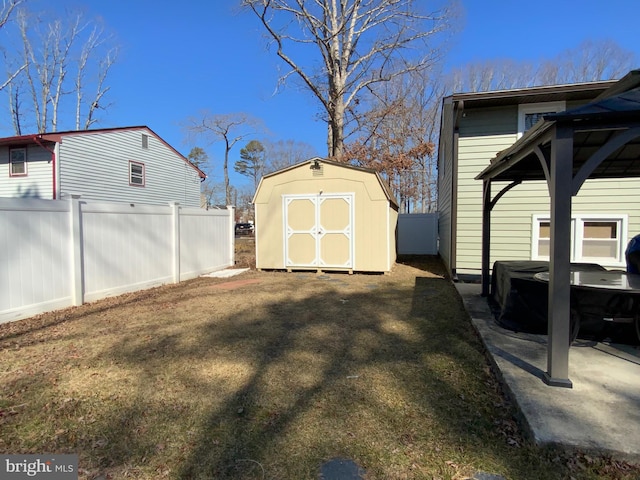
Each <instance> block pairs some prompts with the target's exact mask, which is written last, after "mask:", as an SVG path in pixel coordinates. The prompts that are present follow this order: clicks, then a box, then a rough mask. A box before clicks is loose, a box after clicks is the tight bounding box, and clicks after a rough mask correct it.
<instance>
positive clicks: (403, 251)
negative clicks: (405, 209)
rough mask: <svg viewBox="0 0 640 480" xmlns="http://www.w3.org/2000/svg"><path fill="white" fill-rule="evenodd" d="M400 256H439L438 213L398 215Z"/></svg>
mask: <svg viewBox="0 0 640 480" xmlns="http://www.w3.org/2000/svg"><path fill="white" fill-rule="evenodd" d="M398 254H400V255H437V254H438V214H437V213H403V214H401V215H398Z"/></svg>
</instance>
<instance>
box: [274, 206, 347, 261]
mask: <svg viewBox="0 0 640 480" xmlns="http://www.w3.org/2000/svg"><path fill="white" fill-rule="evenodd" d="M353 198H354V195H353V194H352V193H346V194H319V195H284V196H283V212H284V228H285V232H284V239H285V240H284V256H285V264H286V265H285V266H286V268H296V267H300V268H310V267H313V268H317V269H318V270H321V269H323V268H333V269H335V268H340V269H345V270H351V269H353Z"/></svg>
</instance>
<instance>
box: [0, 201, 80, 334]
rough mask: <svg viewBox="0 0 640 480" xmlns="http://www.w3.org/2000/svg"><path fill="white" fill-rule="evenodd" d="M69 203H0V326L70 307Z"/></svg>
mask: <svg viewBox="0 0 640 480" xmlns="http://www.w3.org/2000/svg"><path fill="white" fill-rule="evenodd" d="M69 232H70V217H69V202H54V201H51V200H40V199H0V322H1V321H8V320H15V319H18V318H24V317H26V316H30V315H35V314H37V313H40V312H43V311H47V310H55V309H57V308H62V307H66V306H68V305H70V302H71V276H70V267H71V264H70V261H69V253H70V252H69V236H70V234H69Z"/></svg>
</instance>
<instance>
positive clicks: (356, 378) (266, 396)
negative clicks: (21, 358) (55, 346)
mask: <svg viewBox="0 0 640 480" xmlns="http://www.w3.org/2000/svg"><path fill="white" fill-rule="evenodd" d="M416 265H422V268H420V267H419V266H414V267H413V268H419V270H420V271H421V272H423V273H419V276H417V277H416V276H415V275H414V276H413V277H411V276H408V277H407V278H405V279H396V278H395V277H393V276H388V277H387V276H384V277H383V276H380V277H377V278H371V277H360V276H343V277H340V281H339V282H337V281H335V280H336V278H335V277H333V276H331V275H328V276H315V275H298V274H273V275H264V276H263V277H261V278H264V281H263V282H262V283H261V284H259V285H255V284H252V285H246V286H244V287H241V288H239V289H237V290H234V291H224V292H222V291H220V290H214V289H211V288H208V289H207V288H201V289H200V290H198V291H197V292H195V291H194V292H190V293H188V294H179V295H178V293H177V292H174V293H175V294H176V298H175V299H174V300H173V302H174V305H173V306H172V307H171V308H167V309H166V310H163V309H157V310H152V313H153V315H151V316H152V317H154V316H155V317H156V319H155V321H149V322H148V323H143V324H140V325H137V326H135V328H133V327H132V328H133V330H132V331H131V334H124V335H121V336H119V337H118V338H117V341H115V342H114V343H113V344H112V345H111V346H110V347H109V348H108V349H107V350H104V351H102V352H100V353H99V354H98V355H97V357H96V358H95V360H94V361H92V362H87V363H85V364H82V362H81V361H78V362H77V365H76V364H71V365H72V367H71V368H84V369H86V370H88V373H87V375H85V376H88V378H94V377H93V376H92V375H93V374H92V373H91V369H92V368H95V371H101V372H106V373H105V375H104V377H103V378H99V379H95V378H94V380H93V381H94V382H95V385H96V386H98V385H100V382H102V384H104V383H105V382H114V385H116V384H118V382H120V383H119V384H118V385H119V388H120V389H121V390H119V391H120V392H121V393H119V395H122V398H115V399H113V398H111V399H110V398H107V399H101V398H95V399H94V400H92V399H93V398H94V397H92V396H91V392H90V385H89V383H86V384H85V385H84V386H83V387H82V388H83V389H84V390H83V393H82V396H83V400H82V401H79V402H78V408H77V409H76V410H75V411H74V412H73V415H70V416H69V417H67V420H68V422H69V424H68V425H60V423H59V422H60V420H57V422H58V423H57V424H56V423H54V425H53V426H52V427H51V428H50V430H52V431H48V430H47V432H45V436H44V438H45V440H43V441H41V442H40V443H38V442H37V440H36V439H35V433H33V435H34V440H33V448H36V449H38V448H50V449H52V451H64V452H75V453H80V455H81V464H82V463H83V461H84V462H86V463H89V464H91V465H92V468H94V469H104V470H107V471H109V472H113V474H114V475H115V476H116V477H118V476H123V475H124V474H125V473H126V474H127V475H129V474H130V475H131V476H133V477H136V478H161V477H171V478H181V479H198V478H200V479H212V478H215V479H243V478H246V479H251V478H279V479H304V478H317V476H318V473H319V468H320V465H321V464H322V462H323V461H326V460H328V459H330V458H335V457H340V458H348V459H353V460H354V461H355V462H357V463H358V465H360V466H361V467H362V468H364V469H365V470H366V472H367V475H368V477H367V478H371V479H376V478H379V479H387V478H389V479H394V478H433V477H437V478H456V477H458V478H460V477H463V476H464V475H469V476H471V475H472V474H473V472H474V471H478V470H484V471H494V472H496V473H501V474H502V475H505V476H507V477H508V478H519V479H526V478H532V479H533V478H536V479H537V478H562V477H563V476H564V474H565V473H566V470H563V468H562V467H559V466H558V465H557V464H551V463H547V462H545V461H543V460H541V459H540V458H539V457H538V455H539V454H540V452H539V451H538V450H536V449H533V448H529V447H522V444H523V440H522V438H521V437H520V435H519V433H518V431H517V429H516V427H515V424H514V422H513V420H512V414H513V411H512V409H511V408H510V407H509V405H508V404H506V403H505V400H504V398H503V397H502V396H501V395H500V394H499V393H498V390H499V388H498V385H497V384H496V381H495V379H494V377H493V376H492V375H491V373H490V371H489V368H488V364H487V361H486V359H485V357H484V354H483V351H482V348H481V346H480V343H479V342H478V339H477V337H476V335H475V333H474V331H473V328H472V326H471V324H470V321H469V319H468V317H467V315H466V313H465V311H464V308H463V306H462V303H461V300H460V298H459V296H458V295H457V292H456V291H455V288H454V287H453V285H452V284H451V282H450V281H449V280H447V279H445V278H441V277H440V276H441V275H442V274H443V271H444V269H443V268H442V266H441V264H439V263H434V260H433V259H429V261H427V262H425V261H424V259H423V260H422V261H421V262H420V263H418V264H416ZM430 265H431V266H430ZM429 269H431V270H432V271H429ZM359 281H360V282H361V283H359V284H358V282H359ZM198 285H200V286H202V285H206V283H199V284H198ZM161 300H162V301H167V300H166V299H165V298H164V297H163V298H158V299H153V300H151V299H149V302H148V305H146V306H147V307H148V308H155V307H157V305H156V304H155V302H156V301H161ZM223 300H224V302H225V304H224V305H225V308H224V310H221V309H220V308H219V306H218V305H219V303H220V302H222V301H223ZM142 306H143V307H144V306H145V305H142ZM121 315H126V313H125V312H121ZM131 321H132V322H133V319H132V320H131ZM122 325H124V326H126V324H122ZM76 339H77V338H76ZM66 365H69V364H68V363H67V364H66ZM97 367H100V368H101V370H100V369H98V368H97ZM61 368H62V373H61V374H60V376H63V375H64V368H63V367H61ZM112 371H115V372H116V373H113V372H112ZM122 371H125V372H126V375H125V374H120V373H118V372H122ZM39 375H40V376H39V377H38V381H37V382H31V383H28V382H25V383H24V384H22V385H18V384H17V383H16V384H14V385H11V386H8V387H7V388H9V389H11V388H28V389H31V391H30V396H31V398H42V399H47V398H49V399H50V400H49V404H50V407H48V408H51V409H52V411H54V412H60V411H62V412H64V408H65V407H64V400H63V399H61V398H60V396H61V395H68V393H60V392H59V389H58V388H57V386H56V385H52V384H51V383H50V382H49V381H48V380H47V377H46V374H45V373H44V372H40V373H39ZM110 375H112V376H113V378H110ZM118 375H120V376H118ZM122 382H125V385H122ZM78 388H80V387H78ZM100 388H102V389H105V388H106V389H107V390H108V386H107V387H105V386H104V385H101V386H100ZM56 397H57V398H56ZM92 401H94V402H95V403H96V405H92V403H91V402H92ZM44 402H46V400H43V405H42V406H41V407H42V408H44V405H45V403H44ZM100 408H101V410H100ZM61 409H62V410H61ZM92 416H93V418H92ZM79 418H82V420H79ZM73 422H75V425H74V424H73ZM37 427H38V425H35V426H34V429H36V430H37ZM14 428H18V430H19V429H20V428H23V427H14ZM24 428H26V427H24ZM47 429H49V427H47ZM15 433H16V435H19V434H21V433H23V432H20V431H17V432H15ZM41 433H42V432H41ZM514 445H516V446H518V447H514ZM92 471H93V470H92ZM87 476H88V475H87ZM88 478H91V477H90V476H88Z"/></svg>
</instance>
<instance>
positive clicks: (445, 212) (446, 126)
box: [438, 103, 454, 272]
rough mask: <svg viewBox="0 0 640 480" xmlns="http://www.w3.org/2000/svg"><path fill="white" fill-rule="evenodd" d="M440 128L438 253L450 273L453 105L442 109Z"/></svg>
mask: <svg viewBox="0 0 640 480" xmlns="http://www.w3.org/2000/svg"><path fill="white" fill-rule="evenodd" d="M441 124H442V127H441V129H440V145H439V148H438V253H439V254H440V257H441V258H442V261H443V262H444V264H445V266H446V267H447V269H448V270H449V272H451V268H452V265H451V260H452V259H451V221H452V218H451V217H452V215H453V211H452V204H451V199H452V194H453V192H452V179H453V177H452V172H453V134H454V132H453V104H452V103H445V104H444V105H443V107H442V122H441Z"/></svg>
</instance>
